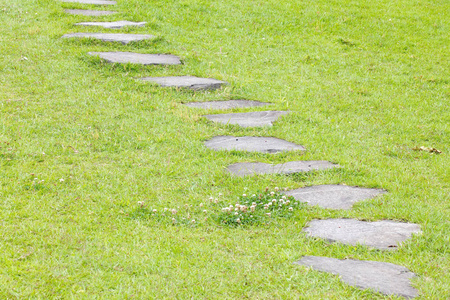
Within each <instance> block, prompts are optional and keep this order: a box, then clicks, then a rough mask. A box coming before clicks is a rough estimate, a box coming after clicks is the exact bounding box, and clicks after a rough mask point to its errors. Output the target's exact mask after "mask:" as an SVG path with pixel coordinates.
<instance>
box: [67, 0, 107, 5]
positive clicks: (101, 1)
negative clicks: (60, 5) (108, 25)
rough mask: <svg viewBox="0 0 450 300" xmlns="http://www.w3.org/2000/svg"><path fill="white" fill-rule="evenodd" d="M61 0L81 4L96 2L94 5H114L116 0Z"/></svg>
mask: <svg viewBox="0 0 450 300" xmlns="http://www.w3.org/2000/svg"><path fill="white" fill-rule="evenodd" d="M61 1H62V2H71V3H72V2H75V3H82V4H96V5H115V4H116V1H110V0H61Z"/></svg>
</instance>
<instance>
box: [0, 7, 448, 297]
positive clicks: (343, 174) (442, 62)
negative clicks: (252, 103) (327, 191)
mask: <svg viewBox="0 0 450 300" xmlns="http://www.w3.org/2000/svg"><path fill="white" fill-rule="evenodd" d="M63 8H93V9H114V10H117V11H118V12H119V13H118V14H115V15H112V16H103V17H84V16H72V15H68V14H65V13H64V12H63ZM449 9H450V7H449V3H448V1H444V0H437V1H413V0H403V1H402V0H394V1H384V0H382V1H349V0H345V1H323V0H320V1H294V0H289V1H281V2H280V1H235V0H227V1H201V0H185V1H169V0H164V1H157V0H155V1H144V0H128V1H124V0H118V4H117V6H116V7H110V6H107V7H96V6H90V5H79V4H73V3H72V4H69V3H61V2H58V1H53V0H21V1H19V0H8V1H7V0H0V20H1V24H2V27H1V29H0V41H1V43H0V53H1V54H2V55H1V56H0V81H1V85H0V112H1V119H0V168H1V169H0V208H1V209H0V239H1V243H0V253H1V255H0V265H1V266H2V267H1V268H0V298H3V299H5V298H6V299H16V298H17V299H22V298H37V299H49V298H62V299H67V298H88V299H92V298H99V299H124V298H140V299H148V298H155V299H160V298H179V299H186V298H195V299H197V298H204V299H236V298H252V299H259V298H261V299H288V298H289V299H299V298H300V299H384V298H386V299H388V298H392V297H388V296H383V295H381V294H377V293H374V292H371V291H361V290H358V289H356V288H353V287H350V286H348V285H346V284H343V283H342V282H340V281H339V279H338V278H337V277H336V276H333V275H329V274H324V273H319V272H315V271H312V270H309V269H307V268H304V267H301V266H297V265H293V264H292V263H293V262H294V261H296V260H298V259H300V258H301V257H302V256H303V255H318V256H329V257H335V258H356V259H365V260H377V261H384V262H391V263H395V264H399V265H402V266H405V267H407V268H409V269H410V270H411V271H413V272H415V273H416V274H417V275H418V277H417V278H415V279H414V280H413V285H414V286H415V287H416V288H417V289H418V290H419V292H420V295H421V296H420V297H421V298H423V299H445V298H449V296H450V294H449V282H450V275H449V273H450V272H449V271H450V268H449V265H450V240H449V236H450V235H449V234H450V223H449V214H450V204H449V195H450V194H449V191H450V169H449V167H448V166H449V163H450V160H449V158H448V154H449V153H450V146H449V139H448V137H449V136H450V128H449V124H450V114H449V109H448V103H449V95H450V91H449V71H448V70H449V60H448V57H449V43H448V32H450V26H449V22H448V20H449ZM93 20H99V21H100V20H101V21H106V20H111V21H112V20H130V21H147V22H148V25H147V26H145V27H142V28H127V29H124V30H120V31H115V30H105V29H99V28H83V27H78V26H74V25H73V24H74V23H77V22H82V21H93ZM70 32H129V33H149V34H154V35H156V36H158V38H157V39H155V40H152V41H145V42H140V43H132V44H129V45H126V46H125V45H121V44H117V43H102V42H99V41H93V40H82V41H78V40H63V39H60V37H61V36H62V35H63V34H65V33H70ZM112 50H118V51H137V52H141V53H171V54H176V55H179V56H180V57H182V59H183V62H184V64H183V65H181V66H171V67H158V66H150V67H139V66H133V65H125V66H121V65H110V64H106V63H104V62H102V61H101V60H99V59H97V58H93V57H89V56H88V55H87V54H86V53H87V52H89V51H112ZM166 75H171V76H172V75H195V76H201V77H213V78H217V79H221V80H226V81H228V82H229V83H230V85H229V86H228V87H226V88H224V89H222V90H220V91H217V92H211V93H194V92H189V91H176V90H172V89H161V88H158V87H157V86H154V85H152V84H149V83H144V82H140V81H138V80H136V79H135V78H138V77H145V76H166ZM227 99H250V100H259V101H267V102H273V103H275V105H274V106H273V108H274V109H277V110H286V109H288V110H290V111H291V114H289V115H287V116H284V117H283V118H282V119H280V121H279V122H277V123H276V124H275V125H274V126H273V127H272V128H256V129H254V128H253V129H252V128H247V129H245V128H239V127H237V126H223V125H219V124H213V123H210V122H208V121H206V120H205V119H203V118H201V115H202V114H205V113H206V111H202V110H197V109H192V108H188V107H185V106H183V105H182V103H186V102H191V101H210V100H227ZM265 109H266V108H257V110H265ZM251 110H255V109H236V110H233V111H235V112H237V111H242V112H243V111H251ZM208 112H216V111H208ZM216 135H237V136H241V135H256V136H274V137H278V138H283V139H286V140H288V141H291V142H295V143H298V144H301V145H304V146H305V147H306V148H307V150H308V151H307V152H306V153H305V154H302V153H297V152H292V153H282V154H276V155H269V154H255V153H244V152H238V151H233V152H225V151H222V152H214V151H211V150H209V149H207V148H206V147H204V145H203V141H205V140H207V139H209V138H211V137H213V136H216ZM420 146H425V147H434V148H436V149H438V150H440V151H442V154H433V153H428V152H425V151H414V150H413V148H414V147H420ZM291 160H329V161H332V162H334V163H338V164H339V165H340V166H341V168H340V169H338V170H330V171H324V172H314V173H311V174H299V175H292V176H279V175H267V176H257V177H246V178H237V177H233V176H230V175H229V174H227V173H226V172H225V170H224V168H225V167H226V166H227V165H229V164H231V163H236V162H247V161H261V162H270V163H282V162H286V161H291ZM335 183H341V184H347V185H358V186H364V187H376V188H384V189H386V190H387V191H388V192H389V193H387V194H386V195H384V196H382V197H379V198H376V199H373V200H370V201H366V202H363V203H359V204H357V205H355V206H354V209H352V210H350V211H333V210H325V209H320V208H311V207H308V208H306V209H303V210H301V211H299V212H296V213H295V214H294V217H293V218H290V219H287V220H278V221H277V222H276V223H271V225H269V226H249V227H245V228H229V227H226V226H220V225H218V224H217V223H215V222H214V221H213V219H214V218H213V216H214V214H215V213H218V212H217V211H214V208H215V206H214V205H212V204H211V203H210V201H209V200H208V199H209V197H211V196H212V197H213V198H219V201H221V202H220V203H223V205H224V206H227V205H229V204H234V203H235V201H236V199H237V197H238V196H239V195H241V194H242V193H244V192H245V193H253V192H256V191H257V190H261V189H264V188H265V187H269V188H270V189H274V188H275V187H276V186H278V187H287V188H298V187H302V186H307V185H315V184H335ZM219 194H223V195H222V196H220V197H219ZM138 201H144V202H145V205H147V207H148V208H151V209H157V210H158V211H161V210H162V209H163V208H164V207H167V208H174V209H177V210H178V211H179V213H180V214H186V215H187V213H188V211H189V212H191V213H192V214H193V216H195V218H196V223H195V224H192V223H190V225H189V226H182V225H180V226H172V225H171V222H170V220H169V222H166V221H165V220H160V219H153V218H152V217H151V216H150V217H147V218H140V217H133V216H134V215H133V213H134V212H136V209H138V206H139V205H138V204H137V203H138ZM201 203H203V207H202V208H200V204H201ZM186 205H187V208H186ZM203 209H206V210H207V213H206V214H204V213H203V212H202V210H203ZM203 214H204V215H203ZM203 216H204V217H203ZM205 217H206V218H207V219H206V220H205V219H204V218H205ZM329 217H353V218H359V219H366V220H381V219H393V220H403V221H409V222H414V223H418V224H420V225H421V227H422V229H423V235H418V236H414V237H413V238H412V239H411V240H409V241H408V242H406V243H405V244H404V245H403V246H402V247H401V248H400V249H399V250H398V251H396V252H391V251H388V252H383V251H376V250H373V249H369V248H367V247H363V246H358V247H351V246H344V245H340V244H331V245H329V244H327V243H325V242H323V241H321V240H315V239H311V238H307V237H305V236H304V235H303V234H302V233H301V229H302V227H303V226H305V224H306V223H307V222H308V221H309V220H312V219H314V218H329ZM394 298H395V297H394Z"/></svg>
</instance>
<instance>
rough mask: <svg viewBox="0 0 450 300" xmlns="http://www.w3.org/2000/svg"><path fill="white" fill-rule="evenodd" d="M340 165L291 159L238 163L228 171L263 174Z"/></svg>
mask: <svg viewBox="0 0 450 300" xmlns="http://www.w3.org/2000/svg"><path fill="white" fill-rule="evenodd" d="M336 167H338V165H335V164H333V163H330V162H328V161H324V160H316V161H290V162H287V163H284V164H278V165H273V164H265V163H236V164H232V165H230V166H228V167H227V170H228V172H230V173H233V174H235V175H238V176H246V175H261V174H293V173H301V172H309V171H313V170H326V169H331V168H336Z"/></svg>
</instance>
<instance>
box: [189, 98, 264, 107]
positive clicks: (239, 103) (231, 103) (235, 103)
mask: <svg viewBox="0 0 450 300" xmlns="http://www.w3.org/2000/svg"><path fill="white" fill-rule="evenodd" d="M271 104H272V103H267V102H259V101H250V100H227V101H208V102H191V103H185V104H184V105H186V106H189V107H195V108H203V109H232V108H246V107H258V106H266V105H271Z"/></svg>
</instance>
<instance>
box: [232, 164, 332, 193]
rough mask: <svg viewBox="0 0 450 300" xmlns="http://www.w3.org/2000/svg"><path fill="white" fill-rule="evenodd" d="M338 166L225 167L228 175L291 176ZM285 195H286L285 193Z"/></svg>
mask: <svg viewBox="0 0 450 300" xmlns="http://www.w3.org/2000/svg"><path fill="white" fill-rule="evenodd" d="M336 167H338V165H335V164H332V163H330V162H328V161H324V160H318V161H290V162H287V163H284V164H278V165H273V164H265V163H259V162H256V163H236V164H232V165H230V166H228V167H227V170H228V171H229V172H230V173H233V174H235V175H238V176H246V175H262V174H292V173H301V172H309V171H313V170H326V169H331V168H336ZM286 194H287V193H286Z"/></svg>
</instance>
